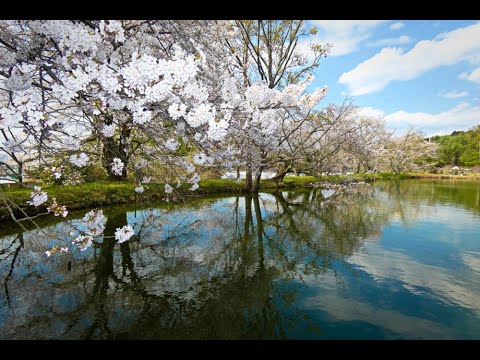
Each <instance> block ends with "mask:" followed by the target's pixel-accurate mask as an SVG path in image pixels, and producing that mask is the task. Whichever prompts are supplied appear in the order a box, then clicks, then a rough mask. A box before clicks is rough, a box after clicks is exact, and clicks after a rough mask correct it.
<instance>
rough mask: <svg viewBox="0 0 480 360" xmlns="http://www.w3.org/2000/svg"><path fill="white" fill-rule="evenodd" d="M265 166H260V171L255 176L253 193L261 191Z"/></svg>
mask: <svg viewBox="0 0 480 360" xmlns="http://www.w3.org/2000/svg"><path fill="white" fill-rule="evenodd" d="M262 172H263V166H260V169H259V170H258V172H257V173H256V174H255V182H254V183H253V187H252V192H258V190H259V189H260V179H261V178H262Z"/></svg>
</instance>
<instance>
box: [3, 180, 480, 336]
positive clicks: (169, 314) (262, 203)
mask: <svg viewBox="0 0 480 360" xmlns="http://www.w3.org/2000/svg"><path fill="white" fill-rule="evenodd" d="M429 189H430V188H428V187H427V186H426V187H425V188H423V187H422V186H420V187H418V189H417V188H416V187H415V189H413V188H412V187H410V188H409V187H408V186H404V185H402V184H401V183H400V184H395V183H394V182H390V183H381V184H376V185H375V187H373V188H372V187H370V186H366V187H365V188H364V189H363V190H361V191H357V192H355V194H339V193H332V192H329V191H322V190H320V189H312V190H309V191H291V192H278V193H274V194H260V196H258V195H245V196H236V197H226V198H214V199H205V200H204V201H203V202H202V204H200V205H199V204H197V205H196V206H194V207H189V206H188V205H187V206H184V207H180V208H176V209H174V210H171V211H166V210H165V209H143V210H135V211H114V210H112V209H111V210H110V211H109V212H107V213H106V215H107V219H108V220H107V224H106V230H105V237H104V239H103V241H102V242H101V243H98V244H95V245H94V246H93V247H92V248H90V249H88V250H87V251H85V252H80V251H77V252H74V253H72V254H69V255H68V256H63V257H62V256H58V257H55V258H54V257H52V258H48V259H46V258H44V257H42V255H43V251H44V248H45V246H47V247H48V246H50V244H53V243H55V240H56V239H55V236H56V235H57V234H58V233H59V231H60V229H62V230H64V229H65V228H68V226H69V223H68V222H63V223H59V224H56V225H53V226H50V227H48V228H45V229H43V232H42V233H39V231H37V230H35V231H30V232H22V233H19V234H15V235H10V236H5V237H3V238H1V239H0V241H1V242H0V244H1V246H2V247H1V249H0V254H1V263H0V264H1V267H0V273H1V274H3V275H2V277H3V279H4V280H3V282H4V286H3V293H1V292H0V338H1V339H15V338H20V339H180V338H181V339H190V338H193V339H216V338H219V339H282V338H291V337H302V336H301V335H294V334H297V333H298V331H300V330H298V329H307V330H302V331H307V332H308V337H317V338H321V337H322V334H324V333H325V329H324V328H323V325H322V322H320V321H318V320H317V319H315V316H314V314H312V312H311V311H308V310H307V309H306V308H305V307H303V306H302V301H300V300H299V299H300V298H301V297H302V296H303V292H305V291H307V290H308V283H307V282H306V278H309V279H310V278H311V277H315V278H317V277H320V278H321V277H322V276H330V275H332V276H333V277H334V278H335V279H336V280H335V281H336V285H335V286H338V287H340V288H341V287H342V282H343V280H342V277H343V275H342V274H345V271H347V272H348V273H349V274H350V275H352V274H353V275H352V276H357V275H358V270H357V269H356V268H355V266H352V264H351V263H350V262H349V258H350V257H351V256H352V255H354V254H355V253H357V252H358V251H359V250H360V249H361V248H362V244H364V243H365V242H366V241H369V242H371V241H373V242H375V241H378V239H380V238H381V237H382V232H383V228H384V226H385V225H386V224H388V222H389V221H390V220H391V219H392V217H393V216H398V214H399V213H400V217H401V218H403V221H405V222H406V223H408V221H410V220H409V219H410V218H412V216H418V214H414V215H411V214H409V211H411V209H409V208H408V204H410V205H411V204H412V203H415V204H416V203H417V202H418V203H423V202H427V203H428V202H429V201H435V200H434V199H433V197H431V194H430V193H428V192H429V191H432V190H431V189H430V190H429ZM475 190H478V188H477V189H475ZM434 191H436V192H437V194H439V193H440V195H439V199H440V200H439V201H440V202H444V201H446V200H445V199H444V194H445V193H448V191H447V190H445V189H443V188H439V189H437V188H435V189H434ZM451 198H452V202H453V203H462V201H464V203H462V206H465V207H466V208H468V209H477V208H476V206H477V207H478V204H477V205H476V204H475V202H472V201H471V198H470V197H468V196H466V195H464V194H463V193H462V192H456V191H453V192H452V195H451ZM477 210H478V209H477ZM402 212H404V214H402ZM127 223H129V224H131V225H132V226H134V228H135V233H136V235H135V236H134V237H133V238H132V239H130V240H129V241H127V242H124V243H122V244H117V243H116V242H115V240H114V238H113V235H114V233H115V230H116V228H119V227H122V226H123V225H125V224H127ZM70 225H71V224H70ZM47 233H48V234H50V235H49V236H46V235H45V234H47ZM39 237H43V238H42V239H41V240H42V241H41V242H39ZM46 244H47V245H46ZM67 264H70V265H67ZM350 275H349V276H350ZM357 277H358V276H357Z"/></svg>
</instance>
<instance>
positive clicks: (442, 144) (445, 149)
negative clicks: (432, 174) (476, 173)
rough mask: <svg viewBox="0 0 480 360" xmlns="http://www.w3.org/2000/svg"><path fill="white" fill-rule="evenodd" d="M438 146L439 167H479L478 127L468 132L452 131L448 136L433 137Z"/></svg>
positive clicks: (479, 145)
mask: <svg viewBox="0 0 480 360" xmlns="http://www.w3.org/2000/svg"><path fill="white" fill-rule="evenodd" d="M431 141H434V142H436V143H437V144H438V145H439V149H438V156H439V159H438V160H439V162H440V163H441V165H446V164H454V165H458V166H466V167H472V166H475V165H480V125H477V126H476V127H475V128H473V129H471V130H468V131H454V132H452V133H451V134H450V135H443V136H433V137H432V138H431Z"/></svg>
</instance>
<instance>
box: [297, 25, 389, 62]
mask: <svg viewBox="0 0 480 360" xmlns="http://www.w3.org/2000/svg"><path fill="white" fill-rule="evenodd" d="M385 21H386V20H310V21H309V22H310V23H311V24H312V25H313V26H315V27H316V28H317V30H318V33H317V35H316V36H315V37H314V41H315V42H319V43H320V44H325V43H330V44H332V45H333V48H332V50H331V52H330V54H329V55H330V56H341V55H346V54H350V53H352V52H354V51H356V50H357V49H358V46H359V44H360V43H361V42H363V41H365V40H367V39H368V38H369V37H370V36H371V35H372V30H373V29H374V28H376V27H377V26H379V25H380V24H382V23H384V22H385ZM300 49H302V50H304V51H305V52H307V53H308V43H306V42H302V43H300Z"/></svg>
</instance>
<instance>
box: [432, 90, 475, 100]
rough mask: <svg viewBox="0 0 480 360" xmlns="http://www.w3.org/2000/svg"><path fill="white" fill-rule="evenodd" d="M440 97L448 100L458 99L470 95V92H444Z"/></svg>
mask: <svg viewBox="0 0 480 360" xmlns="http://www.w3.org/2000/svg"><path fill="white" fill-rule="evenodd" d="M439 95H440V96H443V97H444V98H447V99H458V98H461V97H465V96H468V95H469V93H468V91H455V90H454V91H448V92H443V93H440V94H439Z"/></svg>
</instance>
